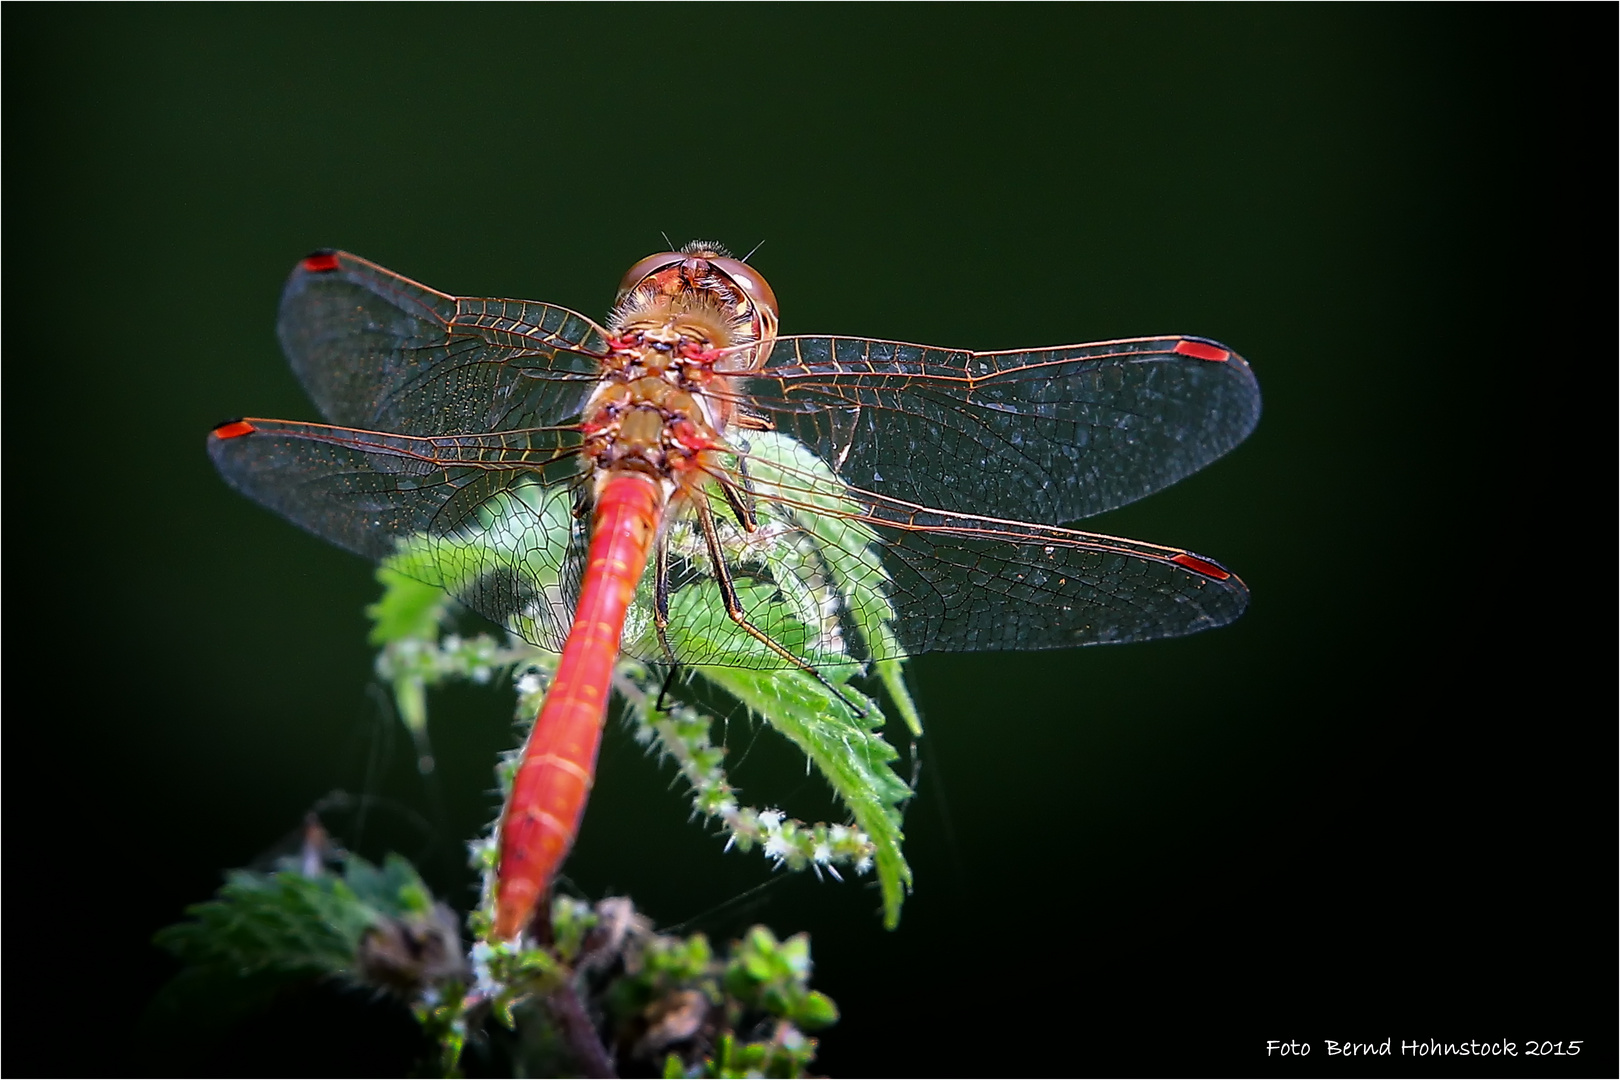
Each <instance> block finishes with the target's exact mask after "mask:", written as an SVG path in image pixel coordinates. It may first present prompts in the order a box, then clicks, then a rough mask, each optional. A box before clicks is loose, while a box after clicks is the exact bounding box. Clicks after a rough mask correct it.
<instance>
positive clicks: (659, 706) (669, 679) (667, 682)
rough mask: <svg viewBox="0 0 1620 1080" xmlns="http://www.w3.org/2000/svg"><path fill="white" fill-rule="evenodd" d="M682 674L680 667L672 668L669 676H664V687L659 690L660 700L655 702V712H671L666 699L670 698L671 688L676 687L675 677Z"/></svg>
mask: <svg viewBox="0 0 1620 1080" xmlns="http://www.w3.org/2000/svg"><path fill="white" fill-rule="evenodd" d="M680 673H681V669H680V668H679V667H672V668H670V669H669V674H668V675H665V676H664V685H663V686H660V687H659V688H658V700H657V701H655V702H653V712H656V713H667V712H669V711H670V708H669V706H668V705H666V704H664V698H666V697H668V696H669V688H670V687H671V686H674V685H675V676H677V675H679V674H680Z"/></svg>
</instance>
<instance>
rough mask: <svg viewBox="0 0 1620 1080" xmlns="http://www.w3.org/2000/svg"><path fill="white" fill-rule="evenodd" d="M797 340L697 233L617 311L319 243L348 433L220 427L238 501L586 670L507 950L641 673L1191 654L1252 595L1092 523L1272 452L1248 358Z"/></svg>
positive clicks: (523, 770)
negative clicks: (1130, 648) (462, 285)
mask: <svg viewBox="0 0 1620 1080" xmlns="http://www.w3.org/2000/svg"><path fill="white" fill-rule="evenodd" d="M779 324H780V309H779V305H778V302H777V299H776V296H775V293H774V292H773V291H772V289H771V287H770V285H769V284H768V283H767V282H766V280H765V278H764V277H763V275H761V273H760V272H759V270H758V269H757V268H756V267H754V266H753V265H751V264H749V263H747V262H745V261H744V260H741V259H737V258H734V257H733V256H732V255H730V254H729V253H728V252H727V251H726V250H725V249H724V248H722V247H720V246H719V245H718V244H714V243H709V242H703V241H696V242H693V243H691V244H688V245H686V246H685V247H683V248H682V249H680V250H678V251H667V252H661V253H659V254H655V255H651V256H648V257H647V258H644V259H642V260H640V261H639V262H637V263H635V264H634V265H633V266H632V267H631V268H630V270H629V271H628V272H627V273H626V274H625V275H624V278H623V280H622V281H621V282H620V285H619V289H618V294H617V297H616V300H615V302H614V304H613V307H612V309H611V313H610V315H609V317H608V318H607V320H606V324H605V325H603V324H598V323H597V322H595V321H593V320H592V319H590V318H587V317H586V316H584V315H581V314H579V313H577V312H575V311H572V310H569V309H568V308H565V307H561V306H559V305H556V304H548V303H540V302H535V301H527V300H503V299H480V298H474V297H462V296H452V295H450V294H448V293H443V292H439V291H437V290H435V289H431V288H428V287H427V286H425V285H421V284H419V283H417V282H415V281H412V280H410V279H409V278H406V277H403V276H401V275H399V274H396V273H393V272H392V271H389V270H385V269H384V268H382V267H381V266H378V265H376V264H375V263H372V262H369V261H367V260H365V259H363V258H360V257H358V256H355V255H351V254H348V253H346V252H342V251H330V250H327V251H318V252H316V253H314V254H312V255H309V256H308V257H306V258H304V259H303V260H302V261H300V262H299V263H298V264H297V266H296V267H295V268H294V270H293V272H292V275H291V277H290V278H289V280H288V282H287V284H286V287H285V289H284V291H283V293H282V298H281V306H280V311H279V315H278V321H277V331H278V336H279V338H280V340H281V344H282V347H283V349H284V351H285V352H286V354H287V357H288V359H289V361H290V362H291V364H292V367H293V369H294V371H295V372H296V374H297V376H298V378H299V380H300V381H301V382H302V383H303V385H304V387H305V389H306V390H307V391H308V393H309V395H310V396H311V397H312V398H313V400H314V403H315V405H316V407H317V408H318V409H319V411H320V413H321V416H322V417H323V418H324V422H321V423H309V422H299V421H289V420H274V419H261V418H252V417H250V418H245V419H240V420H233V421H229V422H227V423H223V424H220V425H218V426H216V427H215V428H214V429H213V431H212V432H211V433H210V435H209V438H208V448H209V452H210V455H211V456H212V459H213V461H214V464H215V465H216V466H217V468H218V470H219V471H220V473H221V474H222V475H223V477H224V478H225V479H226V480H227V481H228V482H229V483H230V484H231V485H232V486H234V487H235V488H236V489H237V490H239V491H240V492H242V493H243V494H245V495H247V496H248V497H250V498H252V499H254V500H256V501H257V502H259V503H261V504H262V505H264V506H265V507H267V508H269V509H270V510H272V511H274V512H275V513H277V514H279V515H281V516H282V517H284V518H286V519H288V520H290V521H292V522H293V523H295V524H296V525H299V526H301V527H302V528H304V529H306V530H308V531H309V532H311V533H314V534H315V535H316V536H319V537H322V538H324V539H326V540H328V541H331V542H333V543H335V544H338V545H339V546H341V547H344V548H347V549H349V550H350V551H353V552H357V553H359V554H361V555H365V556H368V557H370V558H372V559H376V560H383V561H387V562H388V563H389V564H390V565H392V566H394V567H396V568H397V569H400V570H402V572H404V573H406V574H407V575H409V576H412V577H416V578H418V579H420V580H423V581H426V582H429V583H431V584H434V585H437V586H440V587H442V588H444V589H445V590H446V591H447V592H449V593H450V594H451V595H452V596H454V597H455V598H456V599H458V600H459V601H460V602H462V603H463V604H465V605H466V606H467V607H469V608H471V609H472V610H473V611H476V612H478V613H479V614H481V615H484V616H485V617H487V618H489V619H491V620H492V621H494V622H496V623H498V624H500V625H502V626H504V627H507V628H508V629H511V630H512V631H513V632H515V633H517V634H519V635H520V636H522V637H524V638H526V639H527V640H528V641H530V642H532V643H533V644H535V645H538V646H540V647H542V648H544V649H547V650H549V651H552V652H557V653H560V659H559V660H558V663H557V668H556V671H555V674H554V676H553V677H552V680H551V684H550V686H549V688H548V691H547V694H546V697H545V700H544V703H543V705H542V706H541V708H540V711H539V714H538V716H537V717H536V719H535V722H534V725H533V727H532V728H531V730H530V734H529V736H528V740H527V742H526V743H525V746H524V749H523V752H522V755H521V757H520V759H519V762H520V764H519V766H518V769H517V772H516V775H515V778H514V781H513V784H512V788H511V793H510V795H509V797H508V800H507V803H506V806H505V808H504V810H503V814H502V818H501V824H500V830H499V836H500V839H499V853H498V866H497V875H496V887H495V917H494V921H493V933H494V936H495V937H497V938H500V939H513V938H516V937H518V936H519V935H520V934H522V933H523V932H524V930H525V928H526V927H527V925H528V923H529V921H530V919H531V917H532V916H533V914H534V912H535V911H536V909H537V907H538V905H539V903H540V901H541V900H542V899H543V898H544V897H545V895H546V894H547V892H548V890H549V888H550V884H551V881H552V878H553V877H554V875H555V874H556V872H557V869H558V867H559V866H560V865H561V863H562V861H563V860H564V858H565V857H566V856H567V854H568V852H569V850H570V848H571V847H572V845H573V842H574V839H575V837H576V835H577V834H578V831H579V827H580V823H581V820H582V816H583V813H584V808H585V804H586V801H587V797H588V794H589V791H590V788H591V786H592V784H593V782H594V777H595V768H596V757H597V749H598V747H599V745H600V740H601V732H602V729H603V726H604V724H605V717H606V711H607V705H608V697H609V688H610V685H611V679H612V671H613V667H614V665H615V664H616V663H617V661H618V659H619V657H620V655H621V654H624V655H628V656H631V657H635V658H639V659H642V660H645V661H647V662H649V663H651V664H655V665H667V666H668V669H669V670H672V671H673V670H675V669H678V668H684V667H701V666H704V665H732V666H739V667H749V668H756V669H763V670H771V669H798V670H800V671H803V672H806V673H808V674H810V675H812V676H815V677H816V678H818V679H821V680H822V681H823V682H826V681H827V677H826V673H829V672H834V671H839V670H850V669H854V670H857V671H860V670H867V669H868V667H869V666H870V665H874V664H889V663H895V662H898V661H900V660H902V659H905V658H907V657H910V656H914V655H917V654H919V653H924V652H929V651H932V650H956V651H974V650H1009V649H1052V648H1067V647H1072V646H1082V645H1095V644H1108V643H1123V642H1134V641H1146V640H1151V639H1156V638H1167V637H1175V636H1178V635H1183V634H1190V633H1194V632H1197V631H1200V630H1206V629H1210V628H1213V627H1218V626H1222V625H1225V624H1227V623H1229V622H1231V621H1232V620H1233V619H1236V618H1237V617H1238V616H1239V615H1240V614H1241V613H1242V612H1243V610H1244V608H1245V607H1246V605H1247V603H1248V596H1249V592H1248V589H1247V587H1246V586H1245V585H1244V584H1243V582H1242V581H1241V580H1240V579H1239V578H1238V577H1237V576H1236V575H1235V574H1233V573H1232V572H1231V571H1229V570H1227V569H1226V568H1225V567H1224V566H1222V565H1221V564H1220V563H1219V562H1217V561H1215V560H1214V559H1212V558H1209V557H1207V556H1204V555H1199V554H1195V553H1193V552H1189V551H1185V550H1182V549H1179V548H1174V547H1164V546H1160V545H1157V544H1150V543H1144V542H1141V541H1136V540H1129V539H1124V538H1120V537H1114V536H1107V535H1102V534H1099V533H1091V532H1082V531H1078V530H1075V529H1072V528H1068V527H1065V525H1066V523H1071V522H1074V521H1078V520H1080V519H1083V518H1086V517H1090V516H1092V515H1094V514H1099V513H1102V512H1103V511H1106V510H1110V509H1113V508H1115V507H1119V506H1122V505H1125V504H1126V503H1130V502H1132V501H1134V500H1136V499H1139V498H1142V497H1143V496H1145V495H1148V494H1150V493H1152V492H1155V491H1158V490H1160V489H1162V488H1164V487H1165V486H1167V485H1169V484H1172V483H1175V482H1176V481H1178V480H1180V479H1182V478H1183V477H1186V476H1187V475H1189V474H1190V473H1192V472H1194V471H1196V470H1198V469H1200V468H1202V467H1203V466H1205V465H1207V464H1209V463H1210V462H1212V461H1214V460H1215V459H1216V458H1219V457H1220V456H1221V455H1223V454H1225V453H1226V452H1227V451H1228V450H1230V449H1232V448H1233V447H1234V446H1236V445H1237V444H1238V443H1239V442H1241V441H1242V440H1243V439H1244V438H1245V437H1246V436H1247V435H1248V434H1249V432H1250V431H1251V430H1252V429H1253V428H1254V426H1255V424H1256V422H1257V421H1258V418H1259V413H1260V392H1259V386H1258V383H1257V382H1256V379H1255V376H1254V373H1253V371H1252V370H1251V368H1250V366H1249V364H1248V363H1247V362H1246V361H1245V360H1244V359H1243V358H1242V357H1241V356H1240V355H1238V353H1236V352H1235V351H1233V350H1232V349H1231V348H1229V347H1227V346H1225V345H1223V344H1220V343H1219V342H1216V341H1213V340H1211V339H1209V338H1203V337H1192V336H1186V335H1170V336H1157V337H1138V338H1125V339H1121V340H1117V341H1105V342H1096V343H1090V344H1082V345H1068V346H1060V347H1052V348H1039V349H1019V350H1009V351H994V352H973V351H968V350H961V349H947V348H937V347H933V346H927V345H916V344H908V343H905V342H898V341H887V340H882V339H875V338H864V337H848V336H838V335H825V334H779V333H778V327H779ZM829 685H830V684H829ZM835 692H836V691H835Z"/></svg>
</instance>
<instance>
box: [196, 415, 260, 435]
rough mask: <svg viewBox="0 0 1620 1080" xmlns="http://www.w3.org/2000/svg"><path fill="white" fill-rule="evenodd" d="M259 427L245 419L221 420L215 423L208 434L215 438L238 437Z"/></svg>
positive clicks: (255, 430)
mask: <svg viewBox="0 0 1620 1080" xmlns="http://www.w3.org/2000/svg"><path fill="white" fill-rule="evenodd" d="M258 430H259V429H258V428H256V427H254V426H253V425H252V424H250V423H248V422H247V421H246V420H222V421H220V422H219V423H217V424H215V425H214V427H213V430H211V431H210V432H209V433H208V434H209V435H210V436H211V437H213V438H215V439H240V438H241V437H242V436H244V435H252V434H254V433H255V432H257V431H258Z"/></svg>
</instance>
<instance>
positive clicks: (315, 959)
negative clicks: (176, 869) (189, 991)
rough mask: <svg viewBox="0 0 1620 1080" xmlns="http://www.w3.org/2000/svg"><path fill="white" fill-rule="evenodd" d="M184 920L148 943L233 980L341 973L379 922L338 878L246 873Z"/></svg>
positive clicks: (374, 912) (232, 875)
mask: <svg viewBox="0 0 1620 1080" xmlns="http://www.w3.org/2000/svg"><path fill="white" fill-rule="evenodd" d="M186 914H188V915H190V916H191V919H192V921H190V922H184V923H178V924H176V925H174V926H169V927H165V928H164V929H163V930H160V931H159V932H158V933H157V935H156V936H155V937H154V938H153V941H154V942H155V943H156V944H157V945H159V946H160V947H162V948H164V949H167V950H168V951H169V952H171V953H173V954H174V955H175V956H176V957H178V958H179V959H180V960H182V961H183V962H185V963H186V964H189V965H192V966H194V967H207V968H219V969H224V970H227V971H229V972H231V973H233V974H235V975H239V976H242V975H251V974H254V973H256V972H260V971H281V972H288V973H301V974H309V975H341V974H345V973H347V972H349V971H350V970H352V968H353V966H354V959H355V955H356V953H357V952H358V950H359V947H360V941H361V938H363V937H364V936H365V933H366V931H367V930H369V929H370V928H371V927H372V926H373V925H375V924H376V923H377V922H378V921H380V919H381V918H382V913H381V912H379V911H378V910H377V909H376V908H374V907H372V906H371V905H370V904H368V903H366V902H365V901H363V900H361V899H360V897H359V896H358V895H356V893H355V891H354V889H353V888H351V887H350V886H349V884H348V883H347V882H345V881H344V880H343V879H341V878H338V877H334V876H332V875H330V874H322V875H320V876H318V877H305V876H304V875H302V874H299V873H296V872H293V871H281V872H278V873H274V874H261V873H256V872H254V871H251V870H233V871H231V873H230V874H229V875H228V876H227V878H226V882H225V884H224V885H223V886H222V887H221V888H220V890H219V893H218V894H217V896H216V898H215V899H213V900H209V901H207V902H205V903H201V904H194V905H192V906H191V907H189V908H187V909H186Z"/></svg>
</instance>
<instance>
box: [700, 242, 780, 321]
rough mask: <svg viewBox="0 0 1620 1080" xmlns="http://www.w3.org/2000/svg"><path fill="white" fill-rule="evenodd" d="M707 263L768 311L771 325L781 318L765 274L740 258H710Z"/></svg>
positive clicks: (774, 295)
mask: <svg viewBox="0 0 1620 1080" xmlns="http://www.w3.org/2000/svg"><path fill="white" fill-rule="evenodd" d="M709 265H710V266H713V267H714V268H715V269H716V270H718V271H720V272H721V273H722V274H724V275H726V276H727V277H728V278H730V279H731V280H732V281H734V282H736V283H737V287H738V288H739V289H741V290H742V291H743V292H745V293H747V294H748V298H749V299H750V300H752V301H753V302H754V303H755V304H757V305H758V306H759V307H762V308H764V309H765V310H766V311H768V312H770V321H771V324H772V325H775V324H776V322H777V321H778V320H780V319H781V317H782V309H781V308H780V307H778V306H777V303H776V294H775V293H774V292H772V291H771V286H770V283H769V282H767V281H766V280H765V275H763V274H761V273H760V272H759V271H758V270H755V269H754V268H753V267H752V266H749V265H748V264H747V263H745V262H743V261H742V260H741V259H731V258H724V259H710V260H709Z"/></svg>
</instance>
